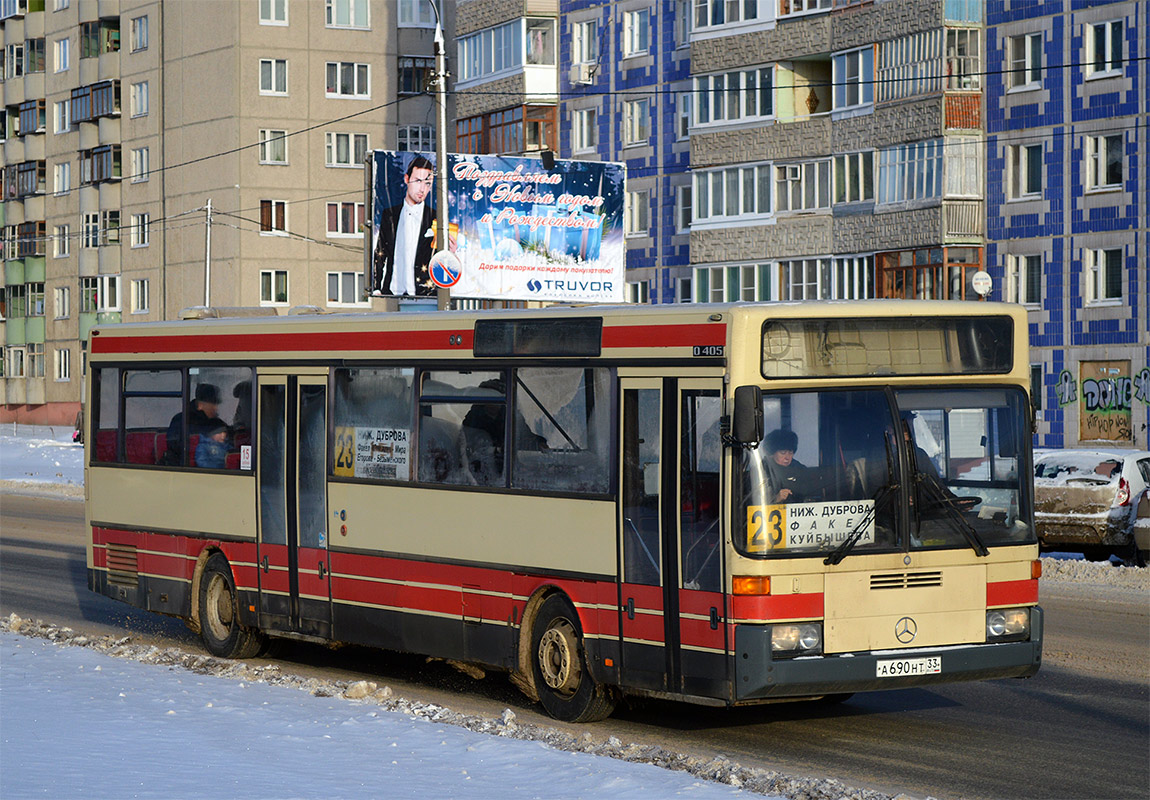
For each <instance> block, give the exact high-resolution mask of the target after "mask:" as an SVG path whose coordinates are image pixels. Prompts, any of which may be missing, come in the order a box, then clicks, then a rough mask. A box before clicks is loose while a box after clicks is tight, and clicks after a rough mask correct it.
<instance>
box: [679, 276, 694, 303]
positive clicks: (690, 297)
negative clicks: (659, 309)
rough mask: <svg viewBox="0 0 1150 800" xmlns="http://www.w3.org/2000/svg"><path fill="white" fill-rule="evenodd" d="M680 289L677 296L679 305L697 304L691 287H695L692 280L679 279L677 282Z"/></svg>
mask: <svg viewBox="0 0 1150 800" xmlns="http://www.w3.org/2000/svg"><path fill="white" fill-rule="evenodd" d="M677 284H678V288H677V294H676V296H675V302H677V303H693V302H695V295H694V294H693V292H692V289H691V287H692V286H693V285H694V284H693V283H692V281H691V279H690V278H679V280H678V281H677Z"/></svg>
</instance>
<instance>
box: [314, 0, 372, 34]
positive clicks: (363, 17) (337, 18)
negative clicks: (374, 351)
mask: <svg viewBox="0 0 1150 800" xmlns="http://www.w3.org/2000/svg"><path fill="white" fill-rule="evenodd" d="M367 5H368V0H324V7H325V9H326V17H325V19H326V22H327V26H328V27H329V28H368V27H370V25H369V20H368V16H367Z"/></svg>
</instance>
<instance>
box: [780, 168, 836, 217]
mask: <svg viewBox="0 0 1150 800" xmlns="http://www.w3.org/2000/svg"><path fill="white" fill-rule="evenodd" d="M775 186H776V188H777V189H778V201H777V203H776V204H775V207H776V208H777V209H778V210H779V211H812V210H814V209H817V208H830V206H831V162H830V161H808V162H807V163H805V164H785V165H783V166H777V167H775Z"/></svg>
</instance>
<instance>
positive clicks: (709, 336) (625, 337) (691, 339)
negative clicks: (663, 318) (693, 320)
mask: <svg viewBox="0 0 1150 800" xmlns="http://www.w3.org/2000/svg"><path fill="white" fill-rule="evenodd" d="M726 343H727V326H726V325H724V324H722V323H712V324H708V325H615V326H612V327H610V328H604V329H603V348H604V349H606V348H609V347H691V346H693V345H699V346H706V345H721V344H726Z"/></svg>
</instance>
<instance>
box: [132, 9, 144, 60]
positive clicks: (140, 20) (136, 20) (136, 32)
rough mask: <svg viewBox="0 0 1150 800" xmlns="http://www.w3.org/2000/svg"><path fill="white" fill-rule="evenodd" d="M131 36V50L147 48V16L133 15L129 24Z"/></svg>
mask: <svg viewBox="0 0 1150 800" xmlns="http://www.w3.org/2000/svg"><path fill="white" fill-rule="evenodd" d="M129 32H130V34H131V37H132V52H133V53H135V52H137V51H139V50H147V49H148V18H147V16H143V17H133V18H132V21H131V23H130V26H129Z"/></svg>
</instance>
